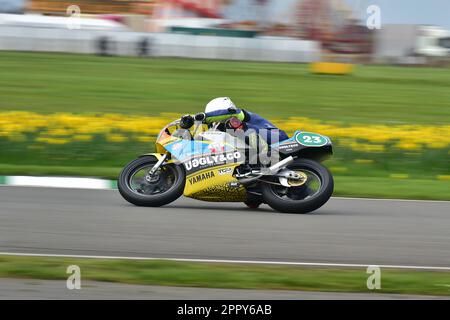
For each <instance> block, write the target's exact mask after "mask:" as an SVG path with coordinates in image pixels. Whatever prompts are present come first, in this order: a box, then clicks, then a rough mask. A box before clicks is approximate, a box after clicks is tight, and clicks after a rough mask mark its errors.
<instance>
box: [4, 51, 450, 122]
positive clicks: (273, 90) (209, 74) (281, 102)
mask: <svg viewBox="0 0 450 320" xmlns="http://www.w3.org/2000/svg"><path fill="white" fill-rule="evenodd" d="M0 65H1V67H2V69H1V72H0V96H1V97H2V99H1V100H0V110H28V111H35V112H41V113H42V112H49V113H50V112H58V111H70V112H118V113H138V114H147V115H156V114H159V113H160V112H167V111H171V112H178V113H181V114H184V113H192V112H197V111H200V110H202V108H203V107H204V105H205V104H206V102H208V101H209V100H210V99H211V98H214V97H217V96H230V97H232V98H233V99H234V100H235V102H236V103H237V104H238V105H239V106H243V107H246V108H249V109H250V110H253V111H255V112H257V113H261V114H262V115H264V116H269V117H270V116H274V115H276V116H279V117H288V116H303V117H310V118H315V119H319V120H331V121H343V122H349V123H350V122H351V123H433V124H438V123H448V119H449V118H450V69H433V68H401V67H379V66H359V67H358V68H357V70H356V73H355V74H354V75H352V76H346V77H336V76H318V75H313V74H310V73H308V71H307V68H308V66H307V65H304V64H283V63H252V62H230V61H206V60H187V59H186V60H184V59H137V58H118V57H95V56H87V55H69V54H48V53H17V52H1V53H0Z"/></svg>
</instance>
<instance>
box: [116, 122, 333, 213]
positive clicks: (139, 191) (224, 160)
mask: <svg viewBox="0 0 450 320" xmlns="http://www.w3.org/2000/svg"><path fill="white" fill-rule="evenodd" d="M229 121H239V120H237V119H236V118H231V119H228V120H227V122H229ZM223 127H227V126H220V124H219V123H216V124H213V125H210V126H206V125H205V124H204V123H202V122H201V121H196V123H195V125H194V126H193V127H192V128H191V129H183V128H181V126H180V119H178V120H176V121H173V122H171V123H170V124H168V125H167V126H165V127H164V128H163V129H162V130H161V132H160V134H159V135H158V137H157V140H156V153H148V154H144V155H142V156H140V157H139V158H137V159H136V160H134V161H132V162H130V163H129V164H128V165H126V166H125V168H124V169H123V170H122V172H121V173H120V175H119V178H118V189H119V192H120V194H121V195H122V196H123V198H124V199H126V200H127V201H128V202H130V203H132V204H135V205H138V206H148V207H159V206H163V205H166V204H168V203H170V202H172V201H174V200H176V199H178V198H179V197H181V196H182V195H184V196H185V197H189V198H194V199H198V200H203V201H213V202H243V203H245V204H246V205H247V206H248V207H250V208H258V207H259V206H260V205H261V204H262V203H266V204H268V205H269V206H270V207H272V208H273V209H275V210H277V211H280V212H286V213H307V212H311V211H314V210H316V209H318V208H320V207H321V206H323V205H324V204H325V203H326V202H327V201H328V200H329V198H330V197H331V195H332V193H333V187H334V183H333V177H332V175H331V174H330V172H329V171H328V170H327V168H326V167H324V166H323V165H322V164H321V162H322V161H324V160H325V159H327V158H328V157H330V156H331V155H332V143H331V140H330V139H329V138H328V137H326V136H323V135H320V134H316V133H311V132H304V131H296V132H295V133H294V135H293V136H292V137H291V138H289V139H287V140H284V141H280V142H277V143H274V144H271V145H270V157H269V160H270V161H267V159H268V158H267V156H266V158H265V159H266V161H259V160H256V161H252V162H250V161H249V159H250V158H251V159H254V157H252V155H251V154H250V153H249V150H250V149H251V148H249V145H248V141H246V140H245V139H241V138H240V137H236V135H234V134H233V132H231V133H230V132H229V130H223V129H219V128H223ZM273 155H276V157H275V156H273ZM273 159H276V161H274V160H273Z"/></svg>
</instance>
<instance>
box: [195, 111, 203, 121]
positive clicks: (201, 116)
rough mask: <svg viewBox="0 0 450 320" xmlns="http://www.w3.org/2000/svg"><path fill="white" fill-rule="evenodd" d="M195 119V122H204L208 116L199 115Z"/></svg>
mask: <svg viewBox="0 0 450 320" xmlns="http://www.w3.org/2000/svg"><path fill="white" fill-rule="evenodd" d="M194 118H195V121H201V122H203V121H205V119H206V114H205V113H204V112H201V113H197V114H196V115H195V116H194Z"/></svg>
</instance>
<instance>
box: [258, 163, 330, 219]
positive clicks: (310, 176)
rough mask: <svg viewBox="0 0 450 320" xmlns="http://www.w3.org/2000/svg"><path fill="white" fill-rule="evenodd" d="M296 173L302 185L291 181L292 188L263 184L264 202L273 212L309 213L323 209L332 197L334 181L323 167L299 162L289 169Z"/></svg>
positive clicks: (291, 165)
mask: <svg viewBox="0 0 450 320" xmlns="http://www.w3.org/2000/svg"><path fill="white" fill-rule="evenodd" d="M287 168H288V169H289V170H293V171H295V172H297V173H298V174H299V175H300V176H301V177H303V180H302V181H295V180H288V183H289V184H290V187H285V186H282V185H280V184H279V183H278V181H274V182H273V183H264V184H263V185H262V192H263V198H264V202H266V203H267V204H268V205H269V206H271V207H272V208H273V209H275V210H278V211H280V212H286V213H308V212H311V211H314V210H316V209H318V208H320V207H321V206H323V205H324V204H325V203H326V202H327V201H328V200H329V199H330V197H331V195H332V194H333V188H334V182H333V177H332V175H331V174H330V172H329V171H328V169H327V168H325V167H324V166H323V165H321V164H320V163H318V162H316V161H313V160H308V159H297V160H295V161H294V162H293V163H292V164H290V165H289V166H288V167H287Z"/></svg>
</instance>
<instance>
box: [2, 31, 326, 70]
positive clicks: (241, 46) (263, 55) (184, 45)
mask: <svg viewBox="0 0 450 320" xmlns="http://www.w3.org/2000/svg"><path fill="white" fill-rule="evenodd" d="M0 50H12V51H41V52H69V53H84V54H101V55H118V56H141V57H142V56H154V57H183V58H199V59H223V60H250V61H280V62H312V61H316V60H317V59H318V57H319V56H320V45H319V44H318V43H317V42H314V41H306V40H297V39H291V38H275V37H273V38H272V37H270V38H269V37H268V38H250V39H249V38H234V37H217V36H203V35H202V36H198V35H186V34H172V33H139V32H128V31H103V30H83V29H73V30H70V29H63V28H35V27H33V28H32V27H21V26H2V25H0Z"/></svg>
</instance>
